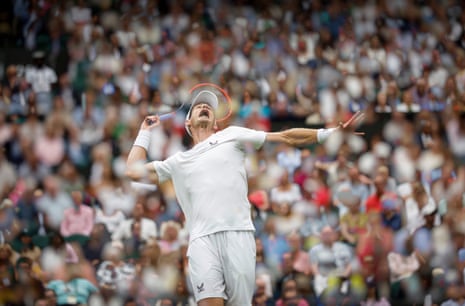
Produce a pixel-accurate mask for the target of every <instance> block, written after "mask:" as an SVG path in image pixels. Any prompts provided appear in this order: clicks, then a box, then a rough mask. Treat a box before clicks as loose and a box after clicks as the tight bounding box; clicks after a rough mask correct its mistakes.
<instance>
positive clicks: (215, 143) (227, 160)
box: [127, 90, 360, 306]
mask: <svg viewBox="0 0 465 306" xmlns="http://www.w3.org/2000/svg"><path fill="white" fill-rule="evenodd" d="M217 107H218V97H217V96H216V95H215V94H214V93H213V92H212V91H208V90H203V91H200V92H199V93H198V94H197V95H196V96H195V97H194V98H193V99H192V103H191V107H190V110H189V111H188V113H187V116H186V121H185V126H186V130H187V132H188V133H189V135H190V136H191V137H192V139H193V147H192V148H191V149H190V150H187V151H185V152H179V153H176V154H174V155H173V156H171V157H168V158H167V159H166V160H163V161H152V162H148V163H147V162H146V159H147V147H148V146H149V139H150V134H149V133H150V129H152V128H153V127H155V126H158V125H159V122H160V120H159V117H158V116H148V117H146V118H145V120H144V121H143V122H142V124H141V126H140V131H139V134H138V136H137V138H136V140H135V142H134V145H133V147H132V148H131V151H130V153H129V156H128V159H127V176H128V177H130V178H131V179H133V180H139V181H140V180H142V181H144V180H147V179H150V181H152V182H153V183H156V184H158V183H161V182H163V181H166V180H172V182H173V185H174V188H175V191H176V195H177V198H178V201H179V204H180V206H181V209H182V210H183V212H184V215H185V219H186V228H187V230H188V233H189V247H188V251H187V256H188V260H189V261H188V272H189V277H190V281H191V283H192V288H193V290H194V296H195V300H196V302H197V303H198V305H200V306H217V305H235V306H245V305H251V303H252V297H253V292H254V285H255V239H254V226H253V223H252V219H251V215H250V203H249V201H248V199H247V193H248V191H247V187H248V186H247V178H246V170H245V165H244V161H245V157H246V152H245V146H246V145H250V144H253V145H254V146H255V148H257V149H258V148H260V147H261V146H263V144H264V143H265V142H266V141H270V142H284V143H287V144H289V145H294V146H298V145H305V144H310V143H315V142H322V141H324V140H325V139H326V138H328V137H329V135H330V134H331V133H333V132H334V131H335V130H337V129H343V128H347V127H348V126H349V125H351V124H352V123H353V122H354V120H356V119H357V117H359V115H360V114H356V115H354V116H353V117H352V118H351V119H349V120H348V121H347V122H346V123H344V124H340V125H339V126H338V127H336V128H330V129H305V128H294V129H288V130H284V131H281V132H270V133H267V132H263V131H256V130H252V129H247V128H243V127H238V126H230V127H227V128H225V129H223V130H220V131H219V130H218V127H217V124H216V118H215V112H214V110H215V109H216V108H217ZM141 163H143V164H144V166H141ZM141 169H143V171H141Z"/></svg>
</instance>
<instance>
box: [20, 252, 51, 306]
mask: <svg viewBox="0 0 465 306" xmlns="http://www.w3.org/2000/svg"><path fill="white" fill-rule="evenodd" d="M33 265H34V261H33V260H32V259H31V258H29V257H19V258H18V260H17V261H16V269H15V273H16V278H17V283H16V286H15V287H16V288H15V293H16V295H17V296H18V297H20V299H21V300H22V302H23V303H25V304H27V303H28V302H29V301H30V300H36V299H38V298H41V297H43V292H44V285H43V283H42V281H41V280H40V279H39V278H38V277H37V275H36V274H35V273H34V271H33Z"/></svg>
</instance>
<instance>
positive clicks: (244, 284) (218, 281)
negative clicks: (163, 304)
mask: <svg viewBox="0 0 465 306" xmlns="http://www.w3.org/2000/svg"><path fill="white" fill-rule="evenodd" d="M255 256H256V252H255V238H254V232H252V231H225V232H218V233H214V234H211V235H207V236H203V237H199V238H196V239H195V240H193V241H191V242H190V244H189V248H188V250H187V257H188V259H189V263H188V265H189V277H190V281H191V285H192V290H193V292H194V296H195V300H196V302H198V301H200V300H202V299H205V298H212V297H218V298H223V299H224V300H226V305H234V306H246V305H251V303H252V298H253V293H254V287H255Z"/></svg>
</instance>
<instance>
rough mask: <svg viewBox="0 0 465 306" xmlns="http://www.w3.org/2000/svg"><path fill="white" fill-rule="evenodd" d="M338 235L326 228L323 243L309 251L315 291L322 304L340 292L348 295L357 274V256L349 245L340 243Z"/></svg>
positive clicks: (322, 234) (331, 229) (323, 230)
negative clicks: (355, 263) (355, 260)
mask: <svg viewBox="0 0 465 306" xmlns="http://www.w3.org/2000/svg"><path fill="white" fill-rule="evenodd" d="M337 235H338V233H337V232H336V231H335V230H334V229H333V228H331V227H330V226H325V227H324V228H323V229H322V230H321V235H320V239H321V242H320V243H318V244H317V245H315V246H313V247H312V248H311V249H310V251H309V255H310V263H311V266H312V274H313V276H314V283H313V286H314V291H315V294H316V296H317V298H318V299H319V301H320V302H322V303H324V301H325V299H326V298H329V297H332V296H334V295H336V296H337V295H338V294H339V293H340V292H342V293H344V294H346V293H347V292H348V291H347V290H348V282H349V281H350V278H351V276H352V274H353V273H354V272H355V266H354V259H355V256H354V254H353V252H352V250H351V248H350V246H349V245H347V244H345V243H343V242H341V241H338V238H337ZM331 279H333V281H331ZM330 284H332V285H330ZM354 293H355V292H354Z"/></svg>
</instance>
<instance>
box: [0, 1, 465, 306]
mask: <svg viewBox="0 0 465 306" xmlns="http://www.w3.org/2000/svg"><path fill="white" fill-rule="evenodd" d="M464 26H465V11H464V4H463V2H462V1H458V0H456V1H454V0H444V1H428V0H423V1H422V0H410V1H401V0H390V1H387V0H382V1H361V0H355V1H336V0H334V1H319V0H307V1H293V0H290V1H277V0H276V1H241V0H236V1H233V0H230V1H220V0H216V1H215V0H212V1H189V0H188V1H163V0H158V1H157V0H75V1H68V0H63V1H60V0H5V1H1V3H0V46H1V48H0V79H1V85H0V143H1V145H2V149H1V151H0V199H1V204H0V305H76V304H81V305H194V301H193V290H194V288H191V286H190V283H189V281H188V274H187V260H186V249H187V241H188V235H187V233H186V232H185V230H184V226H183V225H184V219H183V215H182V212H181V211H180V210H179V206H178V203H177V200H176V195H175V193H174V190H173V188H172V186H171V184H170V183H167V184H164V185H162V186H159V187H157V186H151V185H147V184H136V183H134V182H131V181H129V180H128V179H127V178H125V176H124V170H125V160H126V157H127V154H128V152H129V150H130V148H131V146H132V143H133V141H134V139H135V137H136V135H137V132H138V130H139V126H140V123H141V122H142V120H143V118H144V117H145V116H146V115H148V114H155V113H163V112H166V111H168V110H170V109H171V107H172V106H175V105H178V104H179V103H180V102H183V101H187V100H188V99H189V89H190V88H191V87H192V86H194V85H196V84H198V83H200V82H211V83H215V84H217V85H218V86H221V87H222V88H224V89H225V90H226V91H227V92H228V94H229V95H230V97H231V99H232V103H231V107H232V116H231V117H229V119H228V121H227V122H225V123H224V124H223V127H224V126H227V125H230V124H235V125H241V126H245V127H249V128H254V129H259V130H264V131H277V130H282V129H285V128H290V127H309V128H322V127H331V126H335V125H337V123H338V122H340V121H345V120H347V119H348V118H350V116H351V115H352V114H354V113H355V112H357V111H359V110H360V111H363V112H364V113H365V117H364V120H363V121H362V122H360V123H359V124H358V125H357V126H355V127H354V129H353V131H363V132H364V133H365V135H363V136H360V135H356V134H354V133H352V132H353V131H347V132H344V133H342V132H338V133H335V134H333V135H332V136H331V137H330V138H329V139H328V140H327V141H326V142H325V143H324V144H314V145H311V146H306V147H299V148H291V147H287V146H284V145H271V144H267V145H266V146H265V147H263V148H262V149H260V150H259V151H254V150H252V148H250V150H249V152H248V159H247V169H248V178H249V193H250V194H249V199H250V201H251V203H252V208H251V214H252V216H253V219H254V223H255V226H256V229H257V230H256V241H257V273H256V278H257V281H256V287H255V296H254V301H253V305H342V304H344V305H423V304H424V305H463V303H464V301H465V290H464V288H465V287H464V267H465V244H464V242H465V239H464V238H465V210H464V205H465V193H464V192H465V50H464V47H465V33H464ZM184 117H185V110H180V111H179V112H177V115H176V116H174V117H173V118H171V119H170V120H166V121H164V122H163V124H162V126H160V127H159V128H156V129H154V130H153V131H152V138H151V145H150V147H149V150H148V157H149V159H151V160H160V159H164V158H166V157H168V156H170V155H171V154H173V153H175V152H177V151H179V150H186V149H188V148H189V147H190V145H191V141H190V138H189V137H188V135H187V134H186V132H185V130H184ZM218 171H221V170H220V169H219V170H218ZM218 205H221V203H218Z"/></svg>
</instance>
